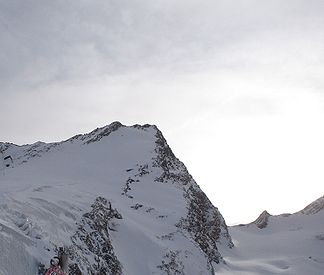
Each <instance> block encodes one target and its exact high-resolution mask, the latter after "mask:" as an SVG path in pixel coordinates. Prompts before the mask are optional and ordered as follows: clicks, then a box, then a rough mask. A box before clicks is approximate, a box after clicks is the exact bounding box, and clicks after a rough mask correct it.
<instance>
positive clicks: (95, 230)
mask: <svg viewBox="0 0 324 275" xmlns="http://www.w3.org/2000/svg"><path fill="white" fill-rule="evenodd" d="M91 208H92V210H91V211H90V212H89V213H86V214H84V215H83V218H82V220H81V221H80V223H79V224H78V225H79V227H78V230H77V232H76V233H75V235H74V236H73V237H72V243H73V246H71V247H70V249H69V250H70V258H71V260H72V264H71V266H70V269H73V270H77V268H78V269H79V270H81V271H82V272H83V273H84V274H91V275H95V274H107V275H108V274H111V275H120V274H122V265H121V263H120V262H119V260H118V259H117V256H116V255H115V253H114V248H113V246H112V243H111V239H110V234H109V231H110V230H116V229H115V228H113V220H114V219H121V218H122V216H121V215H120V214H119V213H118V211H117V210H116V209H112V207H111V204H110V203H108V201H107V200H106V199H105V198H103V197H98V198H97V199H96V201H95V203H94V204H93V205H92V206H91ZM89 255H92V257H93V262H92V263H90V262H89V260H88V259H89Z"/></svg>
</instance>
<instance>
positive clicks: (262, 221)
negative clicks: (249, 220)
mask: <svg viewBox="0 0 324 275" xmlns="http://www.w3.org/2000/svg"><path fill="white" fill-rule="evenodd" d="M269 217H271V215H270V214H269V213H268V212H267V211H266V210H264V211H263V212H262V213H261V214H260V216H259V217H258V218H257V219H256V220H255V221H254V222H253V224H255V225H256V227H258V228H260V229H263V228H265V227H267V225H268V221H269Z"/></svg>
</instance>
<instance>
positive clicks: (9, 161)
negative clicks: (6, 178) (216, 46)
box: [3, 156, 13, 167]
mask: <svg viewBox="0 0 324 275" xmlns="http://www.w3.org/2000/svg"><path fill="white" fill-rule="evenodd" d="M3 160H4V165H5V166H6V167H10V166H12V165H13V160H12V157H11V156H6V157H5V158H4V159H3Z"/></svg>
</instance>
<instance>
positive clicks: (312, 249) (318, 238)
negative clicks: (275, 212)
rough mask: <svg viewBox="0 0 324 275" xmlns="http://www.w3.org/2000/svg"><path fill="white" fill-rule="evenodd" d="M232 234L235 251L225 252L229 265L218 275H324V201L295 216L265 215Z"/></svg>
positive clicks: (321, 200)
mask: <svg viewBox="0 0 324 275" xmlns="http://www.w3.org/2000/svg"><path fill="white" fill-rule="evenodd" d="M311 210H312V211H311ZM265 221H267V222H265ZM260 225H262V226H260ZM229 231H230V234H231V236H232V238H233V242H234V244H235V247H234V248H233V249H231V250H228V249H225V250H224V251H222V254H223V255H224V259H225V261H226V262H227V265H222V267H220V270H219V272H218V274H249V275H250V274H293V275H323V274H324V210H323V197H322V198H320V199H318V200H316V201H315V202H313V203H311V204H310V205H308V206H307V207H306V208H305V209H304V210H302V211H300V212H298V213H295V214H292V215H290V214H283V215H279V216H271V215H270V214H268V213H267V212H266V211H264V212H263V213H262V214H261V215H260V217H259V218H258V219H257V220H256V221H255V222H253V223H251V224H248V225H240V226H234V227H231V228H230V229H229Z"/></svg>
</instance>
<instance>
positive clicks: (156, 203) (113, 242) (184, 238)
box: [0, 122, 233, 275]
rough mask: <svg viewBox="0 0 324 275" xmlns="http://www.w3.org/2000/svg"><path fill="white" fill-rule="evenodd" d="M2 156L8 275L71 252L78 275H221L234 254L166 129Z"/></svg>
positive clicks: (3, 264) (109, 130)
mask: <svg viewBox="0 0 324 275" xmlns="http://www.w3.org/2000/svg"><path fill="white" fill-rule="evenodd" d="M0 148H1V154H2V159H3V165H2V173H1V175H0V194H1V197H0V199H1V201H0V228H2V231H1V230H0V245H1V247H2V249H3V255H5V254H7V255H11V257H12V259H15V261H14V260H13V261H8V260H6V259H5V258H2V257H1V256H0V274H36V272H37V271H36V269H37V266H38V265H39V263H43V264H45V265H46V264H47V262H48V260H49V259H50V258H51V257H52V256H53V255H55V254H56V253H57V251H58V249H59V247H62V246H64V247H65V249H66V251H67V252H68V254H69V264H68V269H69V271H71V272H74V273H73V274H81V273H82V274H114V275H118V274H126V275H127V274H130V275H143V274H188V275H191V274H192V275H196V274H215V270H217V269H218V268H219V267H218V266H219V265H220V264H224V263H225V262H224V259H223V257H222V254H221V252H220V248H224V247H226V248H228V249H231V248H233V243H232V240H231V237H230V235H229V233H228V228H227V226H226V223H225V221H224V219H223V217H222V215H221V214H220V212H219V211H218V209H217V208H216V207H215V206H213V205H212V203H211V202H210V201H209V199H208V198H207V196H206V195H205V194H204V193H203V191H202V190H201V189H200V188H199V186H198V185H197V183H196V182H195V181H194V180H193V178H192V176H191V175H190V174H189V172H188V171H187V169H186V167H185V166H184V164H183V163H182V162H181V161H179V160H178V159H177V158H176V156H175V155H174V154H173V152H172V150H171V148H170V147H169V145H168V144H167V141H166V139H165V138H164V137H163V135H162V133H161V131H160V130H159V129H158V128H157V127H156V126H152V125H134V126H124V125H122V124H121V123H120V122H114V123H111V124H110V125H108V126H105V127H102V128H97V129H95V130H94V131H92V132H90V133H88V134H83V135H76V136H74V137H72V138H70V139H67V140H65V141H62V142H55V143H43V142H36V143H34V144H31V145H23V146H18V145H15V144H11V143H0ZM9 157H10V159H9ZM5 158H6V161H7V162H5ZM8 160H9V161H10V163H9V162H8ZM16 262H19V263H20V264H18V265H17V264H16Z"/></svg>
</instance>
